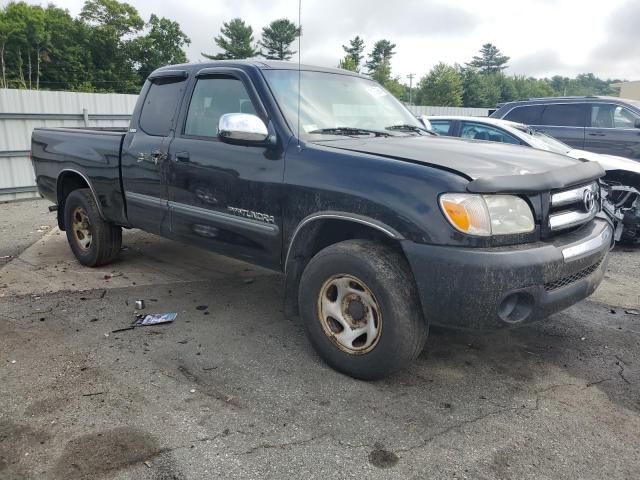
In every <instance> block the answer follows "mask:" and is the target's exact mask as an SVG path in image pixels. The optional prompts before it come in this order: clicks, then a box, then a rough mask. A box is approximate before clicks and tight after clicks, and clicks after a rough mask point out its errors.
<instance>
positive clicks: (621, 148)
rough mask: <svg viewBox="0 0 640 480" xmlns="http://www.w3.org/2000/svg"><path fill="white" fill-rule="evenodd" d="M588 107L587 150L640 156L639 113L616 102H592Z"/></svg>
mask: <svg viewBox="0 0 640 480" xmlns="http://www.w3.org/2000/svg"><path fill="white" fill-rule="evenodd" d="M589 110H590V115H589V125H588V126H587V130H586V131H587V134H586V136H585V145H584V149H585V150H589V151H590V152H596V153H605V154H609V155H618V156H621V157H628V158H633V159H640V129H638V128H636V127H635V125H636V122H637V121H639V120H640V115H637V114H636V113H635V112H632V111H631V110H629V109H628V108H626V107H624V106H622V105H616V104H613V103H592V104H590V105H589Z"/></svg>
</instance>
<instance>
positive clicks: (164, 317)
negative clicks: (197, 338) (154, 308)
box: [131, 312, 178, 327]
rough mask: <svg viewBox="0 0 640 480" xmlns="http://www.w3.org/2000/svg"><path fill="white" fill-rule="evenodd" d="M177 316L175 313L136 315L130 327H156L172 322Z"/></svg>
mask: <svg viewBox="0 0 640 480" xmlns="http://www.w3.org/2000/svg"><path fill="white" fill-rule="evenodd" d="M177 316H178V314H177V313H175V312H168V313H150V314H146V315H142V314H141V315H136V319H135V320H134V321H133V322H132V323H131V326H133V327H143V326H146V325H157V324H159V323H169V322H173V321H174V320H175V319H176V317H177Z"/></svg>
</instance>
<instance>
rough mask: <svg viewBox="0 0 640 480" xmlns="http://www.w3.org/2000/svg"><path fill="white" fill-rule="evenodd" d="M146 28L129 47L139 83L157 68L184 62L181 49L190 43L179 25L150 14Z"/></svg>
mask: <svg viewBox="0 0 640 480" xmlns="http://www.w3.org/2000/svg"><path fill="white" fill-rule="evenodd" d="M147 28H148V29H149V32H148V33H147V34H146V35H143V36H140V37H137V38H134V39H133V40H132V41H131V43H130V45H129V49H130V55H131V58H132V59H133V61H134V63H135V65H136V67H137V68H136V70H137V72H138V77H139V79H140V80H139V81H140V82H144V80H145V79H146V78H147V77H148V76H149V74H150V73H151V72H153V71H154V70H155V69H157V68H159V67H162V66H164V65H171V64H177V63H184V62H186V61H187V56H186V55H185V53H184V50H183V49H184V47H185V46H186V45H189V44H190V43H191V40H190V39H189V37H187V35H186V34H185V33H184V32H183V31H182V29H181V28H180V24H179V23H178V22H174V21H172V20H169V19H167V18H159V17H157V16H156V15H154V14H151V18H150V19H149V22H148V23H147Z"/></svg>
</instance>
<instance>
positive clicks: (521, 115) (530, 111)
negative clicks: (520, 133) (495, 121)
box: [504, 105, 544, 125]
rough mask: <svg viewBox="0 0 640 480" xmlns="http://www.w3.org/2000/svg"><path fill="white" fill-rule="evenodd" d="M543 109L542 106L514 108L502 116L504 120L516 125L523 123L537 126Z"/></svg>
mask: <svg viewBox="0 0 640 480" xmlns="http://www.w3.org/2000/svg"><path fill="white" fill-rule="evenodd" d="M543 108H544V106H543V105H527V106H522V107H515V108H514V109H513V110H511V111H510V112H509V113H507V114H506V115H505V116H504V119H505V120H510V121H512V122H516V123H524V124H525V125H538V124H539V123H540V115H541V114H542V110H543Z"/></svg>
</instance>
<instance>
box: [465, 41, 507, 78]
mask: <svg viewBox="0 0 640 480" xmlns="http://www.w3.org/2000/svg"><path fill="white" fill-rule="evenodd" d="M508 61H509V57H507V56H506V55H503V54H502V52H500V50H499V49H498V47H496V46H495V45H493V44H491V43H485V44H484V45H483V46H482V48H481V49H480V55H476V56H474V57H473V59H472V60H471V62H469V63H467V66H468V67H471V68H475V69H477V70H479V71H480V73H499V72H501V71H502V70H504V69H505V68H507V62H508Z"/></svg>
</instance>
